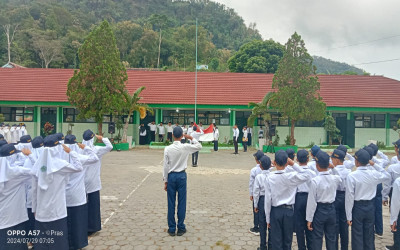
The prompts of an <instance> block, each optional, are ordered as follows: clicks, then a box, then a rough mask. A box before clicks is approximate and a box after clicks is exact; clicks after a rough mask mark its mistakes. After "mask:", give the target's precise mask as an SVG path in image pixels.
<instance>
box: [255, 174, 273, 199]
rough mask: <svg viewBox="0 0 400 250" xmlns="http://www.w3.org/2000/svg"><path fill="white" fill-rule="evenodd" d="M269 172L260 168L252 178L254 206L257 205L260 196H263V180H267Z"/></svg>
mask: <svg viewBox="0 0 400 250" xmlns="http://www.w3.org/2000/svg"><path fill="white" fill-rule="evenodd" d="M269 174H270V172H269V170H262V171H261V173H260V174H258V175H257V176H256V178H255V180H254V188H253V202H254V207H258V201H259V199H260V197H261V196H265V182H267V181H268V180H267V177H268V175H269Z"/></svg>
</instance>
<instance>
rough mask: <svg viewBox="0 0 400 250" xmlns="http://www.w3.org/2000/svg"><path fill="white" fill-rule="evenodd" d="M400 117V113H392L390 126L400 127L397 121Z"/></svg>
mask: <svg viewBox="0 0 400 250" xmlns="http://www.w3.org/2000/svg"><path fill="white" fill-rule="evenodd" d="M399 119H400V114H390V128H393V127H398V125H397V121H398V120H399Z"/></svg>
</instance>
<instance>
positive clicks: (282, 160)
mask: <svg viewBox="0 0 400 250" xmlns="http://www.w3.org/2000/svg"><path fill="white" fill-rule="evenodd" d="M287 159H288V154H287V153H286V152H285V151H284V150H282V149H281V150H279V151H278V152H276V153H275V162H276V164H278V165H279V166H285V165H286V163H287Z"/></svg>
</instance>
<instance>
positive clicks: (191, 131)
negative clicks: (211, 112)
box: [187, 126, 193, 135]
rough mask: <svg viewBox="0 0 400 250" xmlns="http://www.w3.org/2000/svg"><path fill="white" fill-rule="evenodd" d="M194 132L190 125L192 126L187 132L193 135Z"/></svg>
mask: <svg viewBox="0 0 400 250" xmlns="http://www.w3.org/2000/svg"><path fill="white" fill-rule="evenodd" d="M192 133H193V127H192V126H190V127H189V128H188V129H187V134H188V135H191V134H192Z"/></svg>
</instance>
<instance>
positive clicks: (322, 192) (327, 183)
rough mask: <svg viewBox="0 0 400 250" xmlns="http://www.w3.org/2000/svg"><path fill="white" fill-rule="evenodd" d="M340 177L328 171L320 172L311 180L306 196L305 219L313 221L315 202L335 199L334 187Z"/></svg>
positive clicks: (338, 182) (340, 180)
mask: <svg viewBox="0 0 400 250" xmlns="http://www.w3.org/2000/svg"><path fill="white" fill-rule="evenodd" d="M341 182H342V179H341V178H340V177H339V176H337V175H331V174H330V173H329V172H328V171H326V172H320V173H319V175H318V176H316V177H314V178H313V179H312V181H311V185H310V191H309V192H308V198H307V209H306V220H307V221H309V222H312V221H313V218H314V213H315V210H316V209H317V203H319V202H320V203H333V202H334V201H335V199H336V189H337V188H338V186H339V184H340V183H341Z"/></svg>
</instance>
